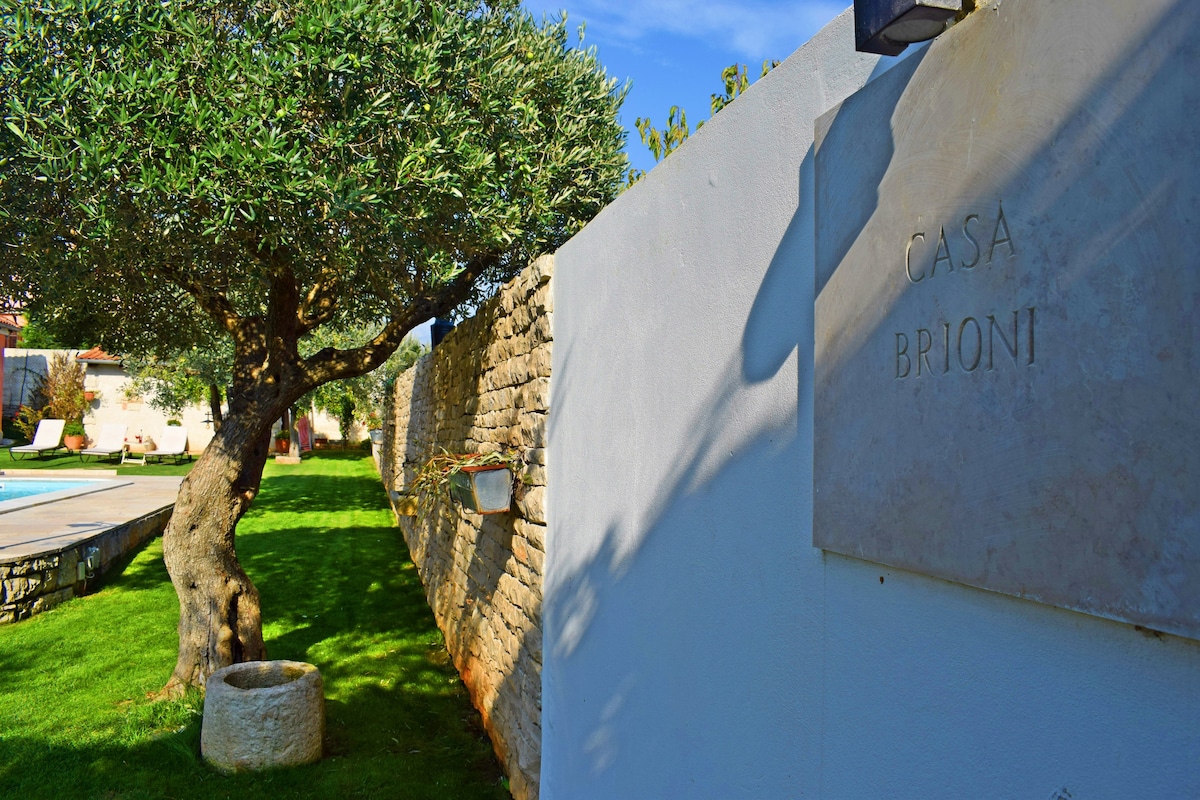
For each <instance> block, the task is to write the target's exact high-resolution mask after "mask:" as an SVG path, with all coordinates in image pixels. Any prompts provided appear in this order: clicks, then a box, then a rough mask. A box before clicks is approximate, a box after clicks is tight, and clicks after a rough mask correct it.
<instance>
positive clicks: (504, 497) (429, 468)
mask: <svg viewBox="0 0 1200 800" xmlns="http://www.w3.org/2000/svg"><path fill="white" fill-rule="evenodd" d="M520 460H521V459H520V457H519V456H517V455H516V454H514V453H464V454H454V453H447V452H446V451H444V450H443V451H442V453H441V455H436V456H434V457H432V458H431V459H429V461H427V462H426V463H425V466H424V467H422V468H421V471H420V473H418V475H417V479H416V480H415V481H414V482H413V491H414V493H417V492H423V491H427V490H429V489H434V488H437V487H440V486H442V485H445V486H447V487H448V488H449V490H450V497H451V498H452V499H453V500H455V501H456V502H457V503H459V505H461V506H462V507H463V508H465V509H467V510H468V511H474V512H475V513H477V514H503V513H506V512H507V511H508V510H509V508H510V507H511V505H512V490H513V465H514V464H518V463H520Z"/></svg>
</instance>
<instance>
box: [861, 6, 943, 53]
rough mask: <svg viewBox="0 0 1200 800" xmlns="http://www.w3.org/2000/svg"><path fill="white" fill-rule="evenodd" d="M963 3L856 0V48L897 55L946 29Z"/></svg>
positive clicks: (866, 51)
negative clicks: (913, 44) (914, 43)
mask: <svg viewBox="0 0 1200 800" xmlns="http://www.w3.org/2000/svg"><path fill="white" fill-rule="evenodd" d="M962 7H963V0H854V49H855V50H857V51H859V52H860V53H878V54H879V55H882V56H898V55H900V53H902V52H903V51H904V48H906V47H908V46H909V45H910V44H912V43H913V42H923V41H925V40H926V39H932V38H933V37H935V36H937V35H938V34H939V33H941V32H942V31H944V30H945V29H946V25H947V24H948V23H949V22H950V20H952V19H953V18H954V17H955V15H956V14H958V13H959V12H960V11H962Z"/></svg>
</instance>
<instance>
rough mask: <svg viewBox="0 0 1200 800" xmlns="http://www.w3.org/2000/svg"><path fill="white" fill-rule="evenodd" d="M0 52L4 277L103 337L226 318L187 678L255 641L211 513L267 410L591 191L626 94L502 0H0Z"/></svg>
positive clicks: (183, 497) (158, 352) (553, 29)
mask: <svg viewBox="0 0 1200 800" xmlns="http://www.w3.org/2000/svg"><path fill="white" fill-rule="evenodd" d="M0 49H2V52H0V115H2V116H3V119H2V121H0V122H2V124H0V249H2V250H3V252H4V263H5V267H6V269H5V271H4V275H3V276H0V281H2V282H3V283H4V286H3V292H0V296H5V297H8V298H11V299H19V300H21V301H23V302H25V303H26V304H27V306H28V307H29V308H30V310H31V312H32V313H33V314H34V315H35V316H37V318H38V319H40V320H44V321H46V322H47V325H48V326H51V327H53V326H59V327H68V326H86V327H87V328H88V329H89V330H92V331H94V333H95V335H96V337H97V339H98V340H99V342H98V343H99V344H100V345H101V346H103V347H104V348H105V349H107V350H109V351H110V352H119V353H122V354H128V355H143V354H144V355H147V356H157V357H159V358H170V357H173V356H174V355H176V354H178V353H180V352H186V351H188V350H189V349H190V348H191V347H192V346H193V345H196V344H197V343H199V342H203V341H204V340H205V337H206V336H208V335H209V334H210V333H211V332H212V331H216V332H218V333H219V334H220V335H222V336H224V337H226V339H227V340H228V341H229V343H230V347H231V350H232V356H231V360H230V362H229V366H230V372H231V375H230V386H229V393H228V412H227V414H226V417H225V421H224V424H223V425H222V426H221V427H220V429H219V430H218V431H217V434H216V436H215V437H214V439H213V441H212V443H211V444H210V445H209V447H208V448H207V449H206V451H205V453H204V455H203V456H202V457H201V458H200V460H199V461H198V462H197V464H196V466H195V467H194V468H193V469H192V470H191V472H190V473H189V475H188V476H187V478H186V479H185V481H184V483H183V485H182V486H181V488H180V495H179V498H178V500H177V502H176V506H175V513H174V515H173V517H172V519H171V522H170V525H169V526H168V529H167V531H166V534H165V538H164V558H165V560H166V562H167V567H168V570H169V571H170V573H171V578H172V581H173V582H174V584H175V588H176V591H177V592H178V594H179V596H180V610H181V614H180V627H179V633H180V652H179V657H178V661H177V664H176V668H175V672H174V675H173V677H172V679H171V681H170V683H169V684H168V688H169V689H172V690H175V689H179V688H181V687H182V686H183V685H185V684H189V683H201V684H202V683H203V682H204V679H205V678H206V676H207V675H208V674H210V673H211V672H212V671H213V670H214V669H217V668H219V667H221V666H224V665H226V664H228V663H234V662H237V661H243V660H253V659H256V658H262V657H263V655H264V653H265V648H264V647H263V643H262V633H261V618H260V613H259V605H258V594H257V590H256V589H255V588H254V587H253V584H252V583H251V582H250V580H249V578H248V577H246V575H245V572H244V570H242V568H241V566H240V565H239V564H238V562H237V558H236V555H235V553H234V547H233V532H234V528H235V526H236V523H237V520H238V519H240V517H241V516H242V514H244V513H245V511H246V509H247V508H248V507H249V504H250V503H251V502H252V500H253V498H254V496H255V495H256V494H257V492H258V488H259V484H260V482H261V475H262V468H263V464H264V463H265V460H266V458H267V452H268V447H269V442H268V439H269V436H270V427H271V424H272V422H273V421H274V420H276V419H278V418H280V417H281V416H282V414H283V413H284V412H285V411H286V410H287V409H289V408H290V407H291V406H292V405H293V404H294V403H295V402H296V401H297V400H298V399H299V398H300V397H302V396H303V395H304V394H306V393H307V392H309V391H312V390H313V389H314V388H316V387H318V386H320V385H322V384H325V383H328V382H329V381H332V380H337V379H341V378H351V377H355V376H358V375H362V374H364V373H366V372H369V371H370V370H372V369H373V368H375V367H378V366H380V365H381V364H383V363H384V362H385V361H386V360H387V358H388V357H389V356H390V355H391V353H392V352H393V351H394V350H395V349H396V348H397V347H398V346H399V345H400V343H401V341H402V340H403V338H404V336H405V334H407V333H408V331H409V330H411V329H412V328H413V327H415V326H416V325H417V324H419V323H421V322H423V321H425V320H427V319H429V318H430V317H434V316H438V315H443V314H446V313H448V312H450V311H451V310H452V309H454V308H456V307H458V306H460V305H462V304H464V303H471V302H476V301H478V299H479V297H478V295H479V294H480V293H481V292H482V291H486V287H491V286H494V285H496V284H498V283H500V282H503V281H504V280H507V279H508V278H510V277H511V276H512V275H514V274H515V273H516V272H517V271H518V270H519V269H521V268H522V267H523V266H524V265H525V264H526V263H528V261H529V260H530V258H532V257H533V256H536V255H538V254H540V253H543V252H548V251H553V250H554V249H555V248H557V247H558V245H559V244H561V243H562V242H563V241H565V239H566V238H568V237H569V236H570V235H571V234H572V233H574V232H575V231H576V230H578V229H579V228H580V227H581V226H582V225H583V224H584V223H585V222H586V221H587V220H588V219H590V218H591V217H592V216H593V215H595V214H596V213H597V212H598V211H599V210H600V208H602V207H603V206H604V204H605V203H607V202H608V201H609V200H610V199H611V198H612V197H613V196H614V194H615V192H616V191H617V190H618V188H619V183H620V179H621V175H622V173H623V170H624V168H625V164H626V162H625V156H624V153H623V151H622V147H623V140H624V134H623V132H622V129H621V127H620V125H619V124H618V121H617V110H618V108H619V106H620V102H621V100H622V97H623V91H621V90H619V89H618V88H617V87H616V84H615V82H614V81H613V80H610V79H609V78H608V77H607V76H606V75H605V73H604V71H603V69H602V68H601V67H600V66H599V64H598V63H597V61H596V58H595V55H594V53H593V52H591V51H587V50H579V49H572V48H570V47H568V46H567V35H566V30H565V27H564V23H563V22H562V21H558V22H555V21H549V22H546V23H543V24H540V25H539V24H538V23H537V22H535V21H534V20H533V19H532V18H531V17H530V16H529V15H528V14H527V13H526V12H524V11H523V10H522V9H521V8H520V5H519V3H518V2H517V0H161V2H147V1H146V0H39V1H38V2H27V1H26V0H0ZM481 287H483V288H481ZM361 322H370V323H377V327H375V328H373V330H374V331H375V333H374V334H373V335H372V336H371V338H369V339H367V340H365V341H358V342H355V343H353V344H350V345H347V346H345V347H322V348H320V349H319V350H317V351H316V352H311V353H309V352H306V351H304V350H303V345H304V343H305V342H306V341H308V340H309V339H310V338H311V337H313V336H314V334H315V332H316V331H318V330H321V329H324V328H331V329H335V330H337V329H349V328H352V327H353V326H354V325H355V324H359V323H361Z"/></svg>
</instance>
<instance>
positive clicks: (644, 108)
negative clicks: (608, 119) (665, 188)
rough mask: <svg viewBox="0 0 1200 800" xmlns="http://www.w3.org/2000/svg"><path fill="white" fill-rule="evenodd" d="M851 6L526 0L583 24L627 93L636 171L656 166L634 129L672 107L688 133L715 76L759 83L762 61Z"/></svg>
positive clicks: (785, 0)
mask: <svg viewBox="0 0 1200 800" xmlns="http://www.w3.org/2000/svg"><path fill="white" fill-rule="evenodd" d="M850 2H851V0H832V2H831V0H740V1H738V0H524V3H523V5H524V6H525V8H526V9H528V10H529V11H530V13H532V14H533V15H534V17H536V18H537V19H539V20H540V19H541V18H542V16H543V15H544V14H550V15H557V14H558V13H559V12H561V11H566V13H567V27H568V29H569V30H571V31H575V30H576V29H577V28H578V26H579V23H581V22H586V23H587V29H586V33H585V36H584V44H585V45H595V46H596V49H597V52H598V54H599V57H600V62H601V63H602V64H604V66H605V67H606V68H607V69H608V72H609V74H610V75H612V76H614V77H616V78H618V79H620V80H621V81H622V82H624V81H625V80H627V79H632V81H633V86H632V88H631V89H630V91H629V95H628V97H627V98H626V100H625V105H624V106H623V107H622V113H621V121H622V123H624V125H625V127H626V129H627V130H628V131H629V139H628V145H627V149H628V152H629V158H630V161H631V162H632V163H633V166H635V167H637V168H638V169H643V170H648V169H650V168H651V167H652V166H654V158H653V156H651V155H650V153H649V151H648V150H646V148H645V146H643V145H642V142H641V139H639V138H638V134H637V131H636V130H635V129H634V126H633V123H634V120H635V119H636V118H637V117H650V119H651V120H652V121H653V122H654V125H655V126H656V127H658V128H662V127H664V126H665V124H666V119H667V112H668V111H669V110H670V108H671V106H673V105H677V106H681V107H682V108H684V109H685V110H686V111H687V115H688V122H689V123H690V124H691V126H692V128H693V129H694V128H695V126H696V123H697V122H700V121H702V120H706V119H708V117H709V115H710V113H711V112H710V110H709V102H710V99H711V96H712V94H713V93H714V92H719V91H720V90H721V70H722V69H724V68H725V67H727V66H729V65H730V64H733V63H735V62H736V63H739V64H746V65H747V66H748V71H749V73H750V77H751V79H757V78H758V75H759V72H760V70H761V68H762V63H763V61H764V60H767V59H777V60H779V61H782V60H783V59H785V58H787V57H788V56H789V55H791V54H792V52H793V51H795V50H796V49H797V48H798V47H800V45H802V44H804V43H805V42H807V41H808V40H809V38H811V37H812V35H813V34H814V33H816V32H817V31H818V30H820V29H821V28H822V27H823V26H824V25H825V24H826V23H827V22H829V21H830V20H831V19H833V18H834V17H835V16H837V15H838V14H839V13H841V12H842V11H843V10H844V9H845V8H847V7H848V6H849V5H850Z"/></svg>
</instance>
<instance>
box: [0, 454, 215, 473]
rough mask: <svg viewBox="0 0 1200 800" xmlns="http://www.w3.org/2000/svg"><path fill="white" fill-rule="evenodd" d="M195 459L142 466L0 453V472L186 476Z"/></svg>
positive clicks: (62, 456) (107, 460)
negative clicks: (79, 471) (102, 471)
mask: <svg viewBox="0 0 1200 800" xmlns="http://www.w3.org/2000/svg"><path fill="white" fill-rule="evenodd" d="M195 463H196V461H195V458H193V459H192V460H191V461H184V462H183V463H182V464H175V463H172V462H169V461H167V462H159V461H155V462H153V463H150V462H147V463H146V464H144V465H139V464H125V465H122V464H121V459H120V458H117V459H111V458H105V459H99V460H97V459H95V458H92V457H90V456H89V457H88V460H87V461H81V460H80V458H79V456H77V455H75V454H73V453H67V452H65V451H59V452H57V453H54V454H50V455H45V456H40V457H38V456H26V457H25V458H13V455H12V452H11V451H8V452H4V453H0V470H5V469H46V470H55V469H105V470H113V469H115V470H116V471H117V474H118V475H134V476H136V475H186V474H187V473H188V470H190V469H191V468H192V465H193V464H195Z"/></svg>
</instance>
